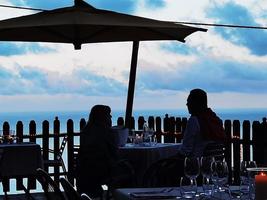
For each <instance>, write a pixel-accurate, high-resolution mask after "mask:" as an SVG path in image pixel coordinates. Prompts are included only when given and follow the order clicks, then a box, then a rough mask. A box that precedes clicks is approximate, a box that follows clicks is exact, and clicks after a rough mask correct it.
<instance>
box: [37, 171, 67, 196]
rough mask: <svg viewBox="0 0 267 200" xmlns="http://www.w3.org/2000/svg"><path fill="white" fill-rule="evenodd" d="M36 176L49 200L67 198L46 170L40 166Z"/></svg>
mask: <svg viewBox="0 0 267 200" xmlns="http://www.w3.org/2000/svg"><path fill="white" fill-rule="evenodd" d="M36 176H37V177H36V178H37V180H38V181H39V182H40V183H41V185H42V188H43V190H44V193H45V196H46V198H47V199H48V200H66V199H65V197H64V195H63V193H62V192H61V190H60V188H59V187H58V185H57V184H56V183H55V182H54V180H53V179H52V178H51V177H50V176H49V174H48V173H47V172H46V171H44V170H43V169H41V168H38V169H37V171H36Z"/></svg>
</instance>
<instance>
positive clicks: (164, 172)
mask: <svg viewBox="0 0 267 200" xmlns="http://www.w3.org/2000/svg"><path fill="white" fill-rule="evenodd" d="M183 163H184V161H183V159H180V158H176V157H170V158H165V159H161V160H159V161H157V162H155V163H153V164H152V165H150V167H149V168H148V169H147V170H146V171H145V174H144V176H143V187H175V186H178V185H179V178H180V177H181V176H183Z"/></svg>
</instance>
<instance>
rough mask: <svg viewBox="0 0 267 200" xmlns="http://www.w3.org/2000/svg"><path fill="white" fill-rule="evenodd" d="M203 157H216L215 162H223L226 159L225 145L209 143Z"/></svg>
mask: <svg viewBox="0 0 267 200" xmlns="http://www.w3.org/2000/svg"><path fill="white" fill-rule="evenodd" d="M203 156H206V157H208V156H209V157H214V158H215V160H223V159H225V145H224V144H223V143H218V142H212V143H209V144H207V146H206V147H205V149H204V152H203Z"/></svg>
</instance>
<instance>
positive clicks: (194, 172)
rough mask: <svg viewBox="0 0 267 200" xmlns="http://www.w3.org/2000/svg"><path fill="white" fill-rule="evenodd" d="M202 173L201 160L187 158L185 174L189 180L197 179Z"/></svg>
mask: <svg viewBox="0 0 267 200" xmlns="http://www.w3.org/2000/svg"><path fill="white" fill-rule="evenodd" d="M199 172H200V163H199V158H197V157H186V158H185V160H184V174H185V176H187V177H188V178H190V179H191V180H192V179H196V178H197V177H198V175H199Z"/></svg>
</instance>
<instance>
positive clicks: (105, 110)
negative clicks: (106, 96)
mask: <svg viewBox="0 0 267 200" xmlns="http://www.w3.org/2000/svg"><path fill="white" fill-rule="evenodd" d="M87 123H88V124H90V125H93V124H98V125H103V126H108V127H111V109H110V107H109V106H106V105H95V106H93V107H92V109H91V112H90V114H89V119H88V122H87Z"/></svg>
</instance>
